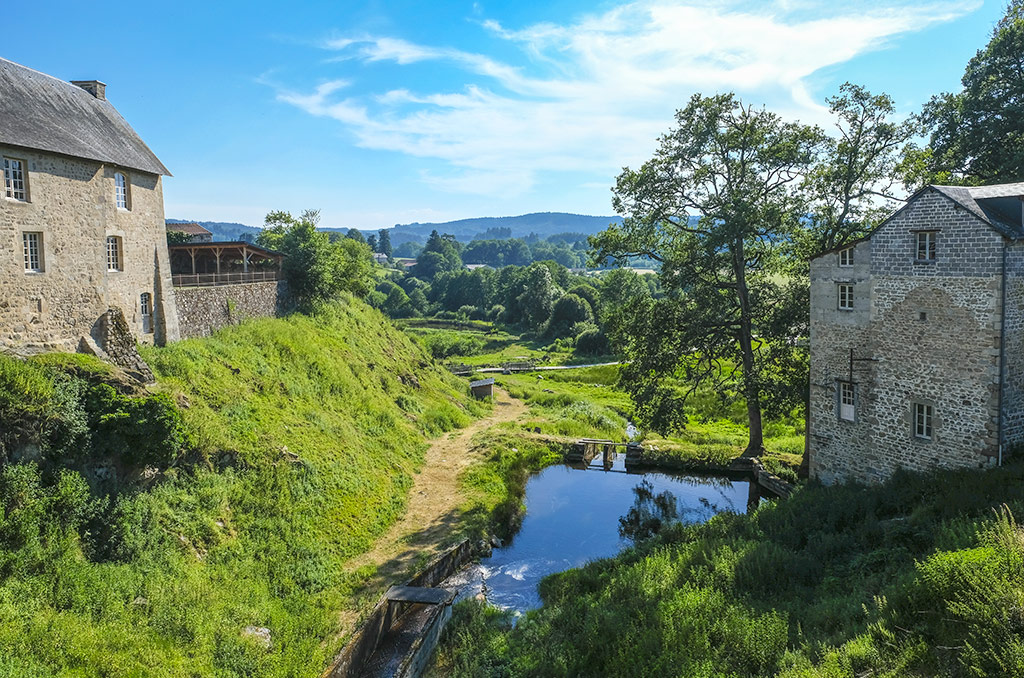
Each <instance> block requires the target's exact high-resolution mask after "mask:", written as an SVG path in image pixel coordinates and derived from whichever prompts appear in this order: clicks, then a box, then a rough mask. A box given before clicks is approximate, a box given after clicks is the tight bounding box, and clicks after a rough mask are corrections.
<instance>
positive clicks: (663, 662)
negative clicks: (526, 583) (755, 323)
mask: <svg viewBox="0 0 1024 678" xmlns="http://www.w3.org/2000/svg"><path fill="white" fill-rule="evenodd" d="M1014 516H1024V464H1021V463H1017V464H1015V465H1012V466H1007V467H1004V468H1001V469H994V470H990V471H983V472H982V471H952V472H951V471H947V472H940V473H935V474H933V475H910V474H900V475H898V476H896V477H894V478H893V479H892V480H891V481H890V482H888V483H887V484H885V485H882V486H878V487H871V488H865V487H860V486H856V485H850V486H838V487H821V486H818V485H810V486H807V487H804V488H802V489H800V490H799V491H798V492H797V493H796V494H795V495H794V496H793V497H792V498H790V499H789V500H787V501H784V502H773V503H767V504H763V505H762V506H761V507H760V508H759V509H758V510H757V511H755V512H753V513H750V514H747V515H735V514H720V515H718V516H716V517H715V518H713V519H712V520H710V521H709V522H708V523H706V524H703V525H691V526H676V527H674V528H672V529H670V530H668V531H667V532H666V531H663V532H662V534H661V535H660V536H659V537H656V538H654V539H653V540H651V541H648V542H646V543H641V544H640V545H639V546H637V547H635V548H632V549H629V550H627V551H625V552H623V553H622V554H620V555H619V556H617V557H615V558H612V559H607V560H602V561H597V562H594V563H591V564H589V565H587V566H585V567H583V568H580V569H576V570H569V571H566V572H563V573H559V574H556V575H552V576H551V577H548V578H547V579H545V580H544V581H543V582H542V584H541V595H542V598H543V600H544V607H543V608H541V609H539V610H536V611H533V612H530V613H528V614H527V615H526V616H525V617H524V618H522V619H520V620H519V622H518V624H517V625H516V626H515V627H514V628H512V627H511V625H510V623H509V619H508V618H507V617H506V616H504V615H502V614H500V613H497V612H496V611H493V610H488V609H485V608H484V607H483V606H482V605H480V604H479V603H476V602H475V601H468V602H466V603H463V604H461V605H459V606H458V607H457V610H456V615H455V618H454V620H453V622H452V623H451V624H450V625H449V627H448V630H447V631H446V637H445V639H444V641H443V643H442V646H441V649H440V652H439V661H438V665H437V666H436V667H435V668H434V670H433V674H432V675H434V676H448V675H450V676H481V677H482V676H584V675H586V676H598V675H601V676H613V675H614V676H618V675H623V676H625V675H629V676H687V677H689V676H697V677H701V676H707V677H711V676H751V677H757V676H765V677H767V676H779V677H781V678H810V677H812V676H821V677H828V678H833V677H835V678H839V677H844V678H846V677H850V678H853V677H855V676H878V677H889V678H898V677H903V676H921V677H922V678H923V677H924V676H948V677H950V678H967V677H968V676H992V677H997V676H998V677H1003V676H1021V675H1024V623H1022V622H1021V619H1022V613H1021V610H1024V527H1022V526H1021V525H1019V524H1017V522H1016V520H1015V518H1014Z"/></svg>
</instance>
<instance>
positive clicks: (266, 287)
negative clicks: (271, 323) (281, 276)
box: [175, 280, 288, 339]
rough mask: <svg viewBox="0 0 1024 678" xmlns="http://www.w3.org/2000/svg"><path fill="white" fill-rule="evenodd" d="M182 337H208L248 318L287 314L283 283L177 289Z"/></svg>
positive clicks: (286, 295) (286, 290)
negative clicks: (222, 328)
mask: <svg viewBox="0 0 1024 678" xmlns="http://www.w3.org/2000/svg"><path fill="white" fill-rule="evenodd" d="M175 292H176V301H177V305H178V318H179V326H180V328H181V337H182V338H183V339H184V338H190V337H205V336H208V335H209V334H211V333H212V332H213V331H214V330H218V329H220V328H221V327H226V326H228V325H234V324H236V323H238V322H240V321H242V320H244V319H246V318H272V317H274V316H275V315H280V314H281V313H284V312H285V311H287V310H288V288H287V284H286V283H285V281H283V280H278V281H275V282H257V283H244V284H241V285H220V286H210V287H177V288H175Z"/></svg>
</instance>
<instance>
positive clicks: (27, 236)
mask: <svg viewBox="0 0 1024 678" xmlns="http://www.w3.org/2000/svg"><path fill="white" fill-rule="evenodd" d="M21 248H22V254H23V256H24V259H23V262H24V266H25V273H45V272H46V256H45V252H44V251H43V232H42V231H22V232H21ZM33 264H34V265H33Z"/></svg>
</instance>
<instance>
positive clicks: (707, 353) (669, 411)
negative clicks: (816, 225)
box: [592, 94, 821, 456]
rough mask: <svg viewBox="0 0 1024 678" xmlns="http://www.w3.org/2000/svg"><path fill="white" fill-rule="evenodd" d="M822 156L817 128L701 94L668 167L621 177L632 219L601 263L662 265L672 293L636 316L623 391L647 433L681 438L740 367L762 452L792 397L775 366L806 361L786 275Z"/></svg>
mask: <svg viewBox="0 0 1024 678" xmlns="http://www.w3.org/2000/svg"><path fill="white" fill-rule="evenodd" d="M820 143H821V133H820V131H819V130H817V129H816V128H812V127H807V126H803V125H800V124H796V123H787V122H784V121H782V120H781V119H780V118H779V117H778V116H776V115H774V114H772V113H770V112H768V111H765V110H762V109H756V108H754V107H751V106H745V105H744V104H742V103H741V102H739V101H738V100H737V99H736V98H735V97H733V96H732V95H731V94H727V95H718V96H713V97H703V96H700V95H694V96H693V97H692V98H691V100H690V102H689V104H688V105H687V106H686V107H685V108H683V109H682V110H680V111H678V112H677V113H676V126H675V128H674V129H672V130H671V131H670V132H669V133H668V134H666V135H664V136H663V137H662V138H661V143H660V146H659V148H658V150H657V152H656V154H655V156H654V157H653V158H652V159H651V160H649V161H647V162H646V163H644V164H643V166H642V167H641V168H640V169H638V170H632V169H629V168H626V169H625V170H623V172H622V174H621V175H620V176H619V177H618V180H617V183H616V186H615V189H614V201H613V204H614V206H615V209H616V210H617V211H618V212H619V213H620V214H622V215H623V216H624V217H625V220H624V222H623V223H622V225H621V226H616V225H613V226H611V227H609V228H608V230H606V231H604V232H602V233H601V234H599V235H597V236H595V237H594V238H593V239H592V245H593V247H594V248H595V250H596V257H595V258H596V259H597V261H598V263H604V262H605V261H607V260H608V259H609V258H622V257H628V256H647V257H650V258H652V259H654V260H656V261H659V262H661V264H662V273H661V275H662V281H663V284H664V286H665V289H666V293H667V294H666V297H665V298H663V299H661V300H657V301H652V302H651V303H650V304H649V305H648V306H647V308H646V309H645V313H643V314H638V315H635V316H634V322H635V327H634V328H633V330H634V331H633V332H632V333H630V334H629V335H627V337H628V338H627V345H626V346H625V347H624V348H625V352H626V354H627V357H628V358H629V359H630V360H631V362H630V364H629V365H627V366H626V367H625V368H624V370H623V382H624V384H625V385H626V388H627V389H628V390H629V391H630V392H631V395H632V396H633V399H634V401H635V403H636V405H637V410H638V414H639V415H640V417H641V420H643V421H646V422H647V423H648V424H649V425H652V426H654V427H655V428H660V429H663V430H664V429H671V428H677V427H681V426H682V425H683V424H684V422H685V411H684V408H683V405H684V403H685V400H686V398H687V396H688V395H689V394H691V393H692V392H693V390H694V389H695V388H696V387H697V386H699V385H701V384H706V383H707V382H708V381H709V380H722V379H727V378H730V377H731V376H732V370H730V366H734V368H735V376H736V377H738V383H739V390H740V392H741V394H742V396H743V397H744V398H745V400H746V404H747V419H748V423H749V441H748V444H747V449H746V451H745V454H746V455H748V456H751V455H757V454H759V453H760V451H761V450H762V447H763V434H762V421H761V418H762V403H763V402H765V396H766V395H767V394H769V393H770V394H772V396H773V398H772V399H771V400H770V401H769V402H771V403H772V404H774V405H776V406H778V405H779V404H780V403H781V402H782V400H781V399H780V398H779V396H780V395H781V394H782V390H783V388H784V387H785V386H786V384H785V383H784V382H783V381H782V380H780V379H779V378H778V376H779V372H780V370H778V369H773V368H772V367H771V365H770V364H769V363H771V362H775V361H782V362H787V361H790V362H791V361H792V360H796V359H797V357H796V353H795V352H794V351H793V350H792V349H791V347H790V346H789V341H790V339H791V337H792V334H791V331H790V328H787V327H785V326H784V325H785V324H786V323H785V322H782V320H784V319H785V318H786V317H787V314H785V313H781V312H780V310H779V309H781V308H783V307H792V305H793V304H792V303H789V302H792V300H793V299H794V298H796V299H798V298H799V294H794V293H792V290H790V289H788V287H787V285H785V284H784V283H780V282H777V281H776V280H775V279H773V274H775V273H777V272H778V271H780V270H781V263H782V257H781V249H782V248H783V247H786V246H788V245H789V244H790V243H791V242H792V239H793V236H794V234H796V233H797V232H798V231H799V230H800V229H801V228H802V226H801V218H802V216H803V215H804V211H803V202H802V200H801V199H800V195H799V194H800V192H799V191H798V190H797V187H798V186H799V184H800V182H801V179H802V177H803V176H804V175H805V174H806V172H807V170H808V168H809V167H810V166H811V163H812V161H813V160H814V158H815V155H816V153H817V151H818V147H819V144H820ZM784 371H785V370H783V372H784ZM672 377H679V378H681V380H682V382H683V383H684V384H686V385H687V388H684V389H678V388H674V387H673V385H672V384H671V383H669V382H668V381H667V378H672Z"/></svg>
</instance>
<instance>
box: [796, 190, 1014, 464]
mask: <svg viewBox="0 0 1024 678" xmlns="http://www.w3.org/2000/svg"><path fill="white" fill-rule="evenodd" d="M1022 206H1024V184H1006V185H1001V186H985V187H973V188H967V187H950V186H928V187H926V188H924V189H922V190H920V191H918V192H917V193H916V194H914V195H913V196H912V197H911V198H910V199H909V201H908V202H907V204H906V205H904V206H903V208H901V209H900V210H899V211H897V212H896V213H895V214H893V215H892V216H891V217H889V218H888V219H887V220H886V221H885V222H883V223H882V224H881V225H880V226H879V227H878V228H877V229H876V230H875V231H874V232H873V233H872V234H871V235H870V236H869V237H867V238H864V239H862V240H860V241H857V242H853V243H849V244H847V245H846V246H844V247H843V248H841V249H838V250H834V251H830V252H825V253H822V254H820V255H818V256H817V257H815V258H814V259H813V260H812V261H811V324H810V345H811V372H810V381H811V386H810V389H811V391H810V410H809V413H808V416H809V431H808V435H809V440H808V451H809V453H810V472H811V476H812V477H814V478H818V479H820V480H822V481H823V482H826V483H831V482H837V481H849V480H854V481H861V482H869V483H870V482H879V481H882V480H884V479H886V478H887V477H889V476H890V475H891V474H892V473H893V472H894V471H895V470H896V469H898V468H906V469H910V470H915V471H925V470H929V469H933V468H954V467H966V468H983V467H988V466H993V465H997V464H1000V463H1001V462H1002V459H1003V458H1005V457H1006V456H1007V455H1009V454H1011V453H1012V452H1014V451H1015V450H1017V449H1019V448H1020V446H1021V445H1022V443H1024V224H1022V216H1024V207H1022Z"/></svg>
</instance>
